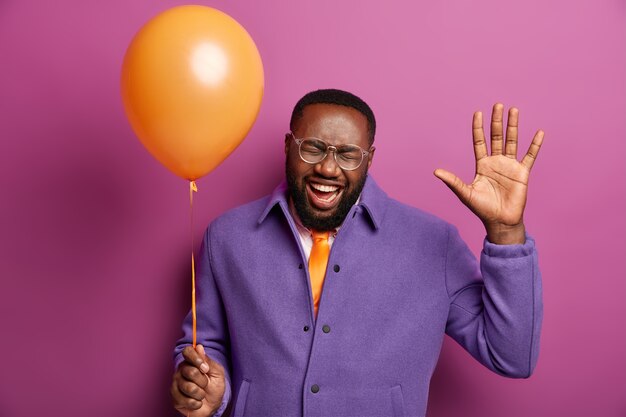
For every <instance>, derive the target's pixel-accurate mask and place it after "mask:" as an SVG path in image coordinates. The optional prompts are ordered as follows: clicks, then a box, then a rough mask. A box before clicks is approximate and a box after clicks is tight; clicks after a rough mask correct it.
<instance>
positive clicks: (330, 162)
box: [315, 146, 341, 178]
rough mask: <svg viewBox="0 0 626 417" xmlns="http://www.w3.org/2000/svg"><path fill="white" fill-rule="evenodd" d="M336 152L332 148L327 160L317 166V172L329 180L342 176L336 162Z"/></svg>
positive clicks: (329, 149)
mask: <svg viewBox="0 0 626 417" xmlns="http://www.w3.org/2000/svg"><path fill="white" fill-rule="evenodd" d="M336 152H337V150H336V149H335V147H334V146H330V147H329V148H328V153H327V154H326V158H324V159H322V160H321V161H320V162H318V163H317V164H315V172H316V173H318V174H319V175H322V176H324V177H327V178H334V177H338V176H339V175H340V174H341V168H340V167H339V165H338V164H337V161H336V160H335V155H336Z"/></svg>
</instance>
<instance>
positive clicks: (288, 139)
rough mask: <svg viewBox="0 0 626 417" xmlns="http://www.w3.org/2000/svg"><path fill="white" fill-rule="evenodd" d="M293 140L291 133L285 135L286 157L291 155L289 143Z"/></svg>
mask: <svg viewBox="0 0 626 417" xmlns="http://www.w3.org/2000/svg"><path fill="white" fill-rule="evenodd" d="M290 140H291V133H285V155H289V141H290Z"/></svg>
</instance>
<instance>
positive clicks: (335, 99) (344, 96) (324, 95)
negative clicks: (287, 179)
mask: <svg viewBox="0 0 626 417" xmlns="http://www.w3.org/2000/svg"><path fill="white" fill-rule="evenodd" d="M311 104H337V105H339V106H346V107H352V108H353V109H355V110H357V111H359V112H360V113H361V114H363V116H365V117H366V118H367V134H368V139H369V143H370V145H371V144H372V143H374V136H375V135H376V118H375V117H374V112H373V111H372V109H371V108H370V106H368V105H367V103H366V102H364V101H363V100H361V99H360V98H359V97H357V96H355V95H354V94H352V93H349V92H347V91H343V90H336V89H334V88H328V89H323V90H315V91H311V92H309V93H307V94H305V95H304V96H303V97H302V98H301V99H300V100H298V102H297V103H296V105H295V106H294V108H293V112H292V113H291V121H290V122H289V127H290V128H291V130H292V131H293V130H294V126H295V124H296V122H297V121H298V120H300V118H301V117H302V112H303V110H304V108H305V107H306V106H309V105H311Z"/></svg>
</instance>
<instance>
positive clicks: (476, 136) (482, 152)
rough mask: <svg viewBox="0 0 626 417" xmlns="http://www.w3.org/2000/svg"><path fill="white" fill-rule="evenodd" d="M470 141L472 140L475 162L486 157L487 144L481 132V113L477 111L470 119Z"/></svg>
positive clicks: (483, 133)
mask: <svg viewBox="0 0 626 417" xmlns="http://www.w3.org/2000/svg"><path fill="white" fill-rule="evenodd" d="M472 139H473V140H474V155H475V156H476V160H477V161H478V160H479V159H482V158H484V157H485V156H487V142H485V132H484V131H483V113H482V112H479V111H477V112H476V113H474V118H473V119H472Z"/></svg>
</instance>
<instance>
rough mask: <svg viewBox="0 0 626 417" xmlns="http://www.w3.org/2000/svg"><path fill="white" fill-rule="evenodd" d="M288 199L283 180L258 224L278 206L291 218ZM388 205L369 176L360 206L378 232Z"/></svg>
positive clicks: (285, 183) (381, 192)
mask: <svg viewBox="0 0 626 417" xmlns="http://www.w3.org/2000/svg"><path fill="white" fill-rule="evenodd" d="M287 198H288V197H287V182H286V181H284V180H283V181H282V182H281V183H280V184H279V185H278V186H277V187H276V188H275V189H274V191H273V192H272V194H271V195H270V197H269V200H268V202H267V205H266V206H265V209H264V210H263V212H262V213H261V216H260V217H259V220H258V223H259V224H261V223H263V221H264V220H265V218H266V217H267V215H268V214H269V213H270V211H272V209H273V208H274V207H275V206H276V205H278V206H280V208H281V210H282V211H283V214H284V215H285V216H286V217H287V218H291V217H292V216H291V213H290V212H289V202H288V200H287ZM387 204H388V197H387V194H386V193H385V192H384V191H383V190H382V189H381V188H380V187H378V185H377V184H376V182H375V181H374V179H373V178H372V176H371V175H369V174H368V175H367V178H366V179H365V185H364V186H363V191H362V192H361V199H360V202H359V204H358V206H359V207H363V208H364V209H365V212H366V213H367V214H368V216H369V218H370V220H371V221H372V226H373V227H374V229H376V230H378V229H379V228H380V225H381V224H382V221H383V218H384V216H385V212H386V210H387Z"/></svg>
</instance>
